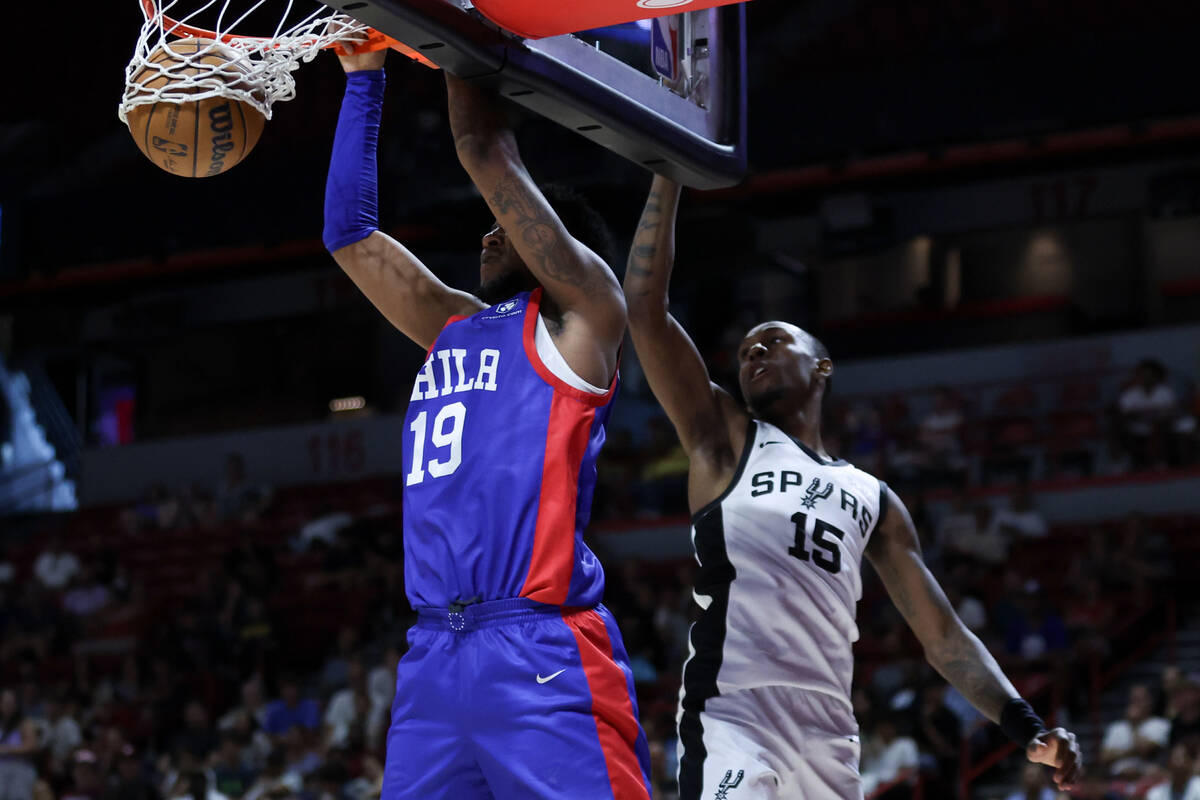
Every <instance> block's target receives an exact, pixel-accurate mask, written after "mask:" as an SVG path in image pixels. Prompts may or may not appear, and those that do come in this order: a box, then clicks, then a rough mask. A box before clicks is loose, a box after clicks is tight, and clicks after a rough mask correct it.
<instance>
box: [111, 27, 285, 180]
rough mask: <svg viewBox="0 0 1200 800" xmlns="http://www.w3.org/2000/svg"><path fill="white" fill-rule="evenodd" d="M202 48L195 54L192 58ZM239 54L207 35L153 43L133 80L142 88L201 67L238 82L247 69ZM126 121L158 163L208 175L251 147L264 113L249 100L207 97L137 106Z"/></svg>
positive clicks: (210, 76) (181, 78)
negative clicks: (205, 37) (160, 43)
mask: <svg viewBox="0 0 1200 800" xmlns="http://www.w3.org/2000/svg"><path fill="white" fill-rule="evenodd" d="M201 52H203V55H200V56H199V57H198V58H190V57H191V56H195V55H196V54H197V53H201ZM237 55H238V54H237V53H236V52H234V51H233V50H232V49H230V48H228V47H225V46H223V45H219V44H214V42H213V41H212V40H211V39H180V40H179V41H176V42H172V43H169V44H163V45H160V46H159V47H157V48H156V49H155V50H154V51H153V52H152V53H151V55H150V58H149V59H148V65H147V66H146V67H144V68H143V69H142V70H141V71H140V72H138V74H137V75H136V76H134V79H133V81H134V82H135V83H137V84H139V85H141V86H144V87H145V88H146V89H161V88H163V87H166V86H171V85H172V84H175V83H178V82H184V83H186V79H187V78H188V77H190V76H194V75H196V74H198V73H204V74H205V76H206V81H209V82H211V81H214V80H216V81H225V82H227V83H230V84H236V82H237V81H238V80H239V76H240V75H245V74H248V73H247V70H246V69H245V67H243V66H242V65H241V64H239V63H238V59H237ZM196 62H199V64H196ZM200 65H203V66H200ZM213 67H217V69H215V70H214V69H213ZM208 88H209V86H208V85H196V86H195V87H186V86H180V87H179V90H181V91H184V92H186V93H189V94H199V93H201V92H203V91H205V90H206V89H208ZM127 122H128V124H129V132H130V134H132V135H133V140H134V142H136V143H137V146H138V149H140V150H141V151H142V152H143V153H144V154H145V155H146V157H147V158H149V159H150V160H151V161H153V162H154V163H155V164H156V165H157V166H159V167H161V168H162V169H164V170H166V171H167V172H170V173H171V174H172V175H181V176H183V177H185V178H208V177H211V176H213V175H220V174H221V173H222V172H225V171H227V170H229V169H230V168H232V167H233V166H234V165H235V164H237V163H238V162H240V161H241V160H242V159H243V158H245V157H246V155H247V154H248V153H249V152H250V151H251V150H252V149H254V145H255V144H257V143H258V139H259V136H261V135H262V130H263V125H264V124H266V119H265V118H264V117H263V115H262V113H261V112H260V111H259V110H258V109H256V108H254V106H252V105H251V104H249V103H246V102H242V101H240V100H236V99H233V98H229V97H206V98H203V99H200V100H195V101H183V102H168V101H165V100H160V101H158V102H156V103H148V104H146V105H139V106H135V107H134V108H132V109H130V111H129V113H128V115H127Z"/></svg>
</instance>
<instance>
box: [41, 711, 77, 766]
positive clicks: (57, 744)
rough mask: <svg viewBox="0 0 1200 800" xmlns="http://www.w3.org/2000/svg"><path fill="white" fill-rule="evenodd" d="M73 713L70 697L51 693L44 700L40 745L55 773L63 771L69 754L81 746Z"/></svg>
mask: <svg viewBox="0 0 1200 800" xmlns="http://www.w3.org/2000/svg"><path fill="white" fill-rule="evenodd" d="M75 712H76V703H75V700H74V698H73V697H72V696H71V695H67V696H65V697H57V696H55V695H54V694H53V693H52V694H51V695H50V696H49V697H48V698H47V700H46V719H45V725H44V729H43V731H42V736H41V744H42V748H43V749H44V750H45V751H46V754H47V755H48V756H49V757H50V765H51V769H52V770H53V771H54V772H56V773H58V772H62V771H63V769H64V768H65V767H66V764H67V759H69V758H70V757H71V753H73V752H75V749H76V748H77V747H79V746H80V745H82V744H83V730H82V729H81V728H80V726H79V722H78V721H77V720H76V719H75Z"/></svg>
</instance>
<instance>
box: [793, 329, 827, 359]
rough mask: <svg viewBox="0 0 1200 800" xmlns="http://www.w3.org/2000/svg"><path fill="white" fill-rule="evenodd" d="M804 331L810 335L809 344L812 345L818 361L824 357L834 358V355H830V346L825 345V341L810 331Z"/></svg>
mask: <svg viewBox="0 0 1200 800" xmlns="http://www.w3.org/2000/svg"><path fill="white" fill-rule="evenodd" d="M800 330H804V329H803V328H801V329H800ZM804 333H805V334H806V335H807V336H808V341H809V344H811V345H812V349H813V355H815V356H816V357H817V360H818V361H820V360H821V359H822V358H828V359H830V360H831V361H832V360H833V359H832V357H831V356H830V355H829V348H828V347H826V346H825V343H824V342H822V341H821V340H820V339H818V338H817V337H816V336H814V335H813V334H812V333H811V332H809V331H804Z"/></svg>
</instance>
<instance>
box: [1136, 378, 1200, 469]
mask: <svg viewBox="0 0 1200 800" xmlns="http://www.w3.org/2000/svg"><path fill="white" fill-rule="evenodd" d="M1117 412H1118V414H1119V422H1118V425H1119V427H1120V430H1119V434H1120V439H1121V443H1122V445H1123V446H1124V448H1125V451H1126V453H1127V454H1128V455H1129V457H1130V459H1131V460H1132V462H1133V466H1134V467H1135V468H1138V469H1146V468H1155V469H1158V468H1163V467H1166V466H1167V464H1168V462H1169V461H1170V462H1174V463H1179V462H1180V461H1181V460H1182V457H1183V453H1182V450H1183V447H1184V444H1185V440H1187V439H1190V438H1191V437H1192V436H1194V434H1195V431H1196V418H1195V417H1193V416H1191V415H1189V414H1186V413H1184V412H1182V411H1181V410H1180V408H1179V402H1178V400H1177V398H1176V396H1175V390H1174V389H1172V388H1171V386H1170V384H1169V383H1167V369H1166V367H1164V366H1163V364H1162V362H1160V361H1157V360H1155V359H1152V358H1147V359H1144V360H1142V361H1141V362H1139V363H1138V365H1137V367H1136V368H1135V369H1134V373H1133V380H1132V381H1131V382H1130V383H1129V385H1128V386H1126V387H1125V389H1124V390H1123V391H1122V392H1121V394H1120V396H1118V398H1117Z"/></svg>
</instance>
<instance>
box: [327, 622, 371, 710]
mask: <svg viewBox="0 0 1200 800" xmlns="http://www.w3.org/2000/svg"><path fill="white" fill-rule="evenodd" d="M358 639H359V636H358V629H357V628H356V627H354V626H353V625H343V626H342V627H341V628H339V629H338V634H337V650H336V652H333V653H330V654H329V657H328V658H326V659H325V663H324V664H323V665H322V666H321V674H320V676H319V678H318V685H317V688H318V689H319V690H320V692H321V693H322V694H324V693H326V692H332V691H333V690H335V689H341V688H343V687H345V686H347V685H348V684H349V682H350V662H351V661H357V662H358V666H359V668H360V670H361V668H362V661H361V657H360V656H359V653H358Z"/></svg>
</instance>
